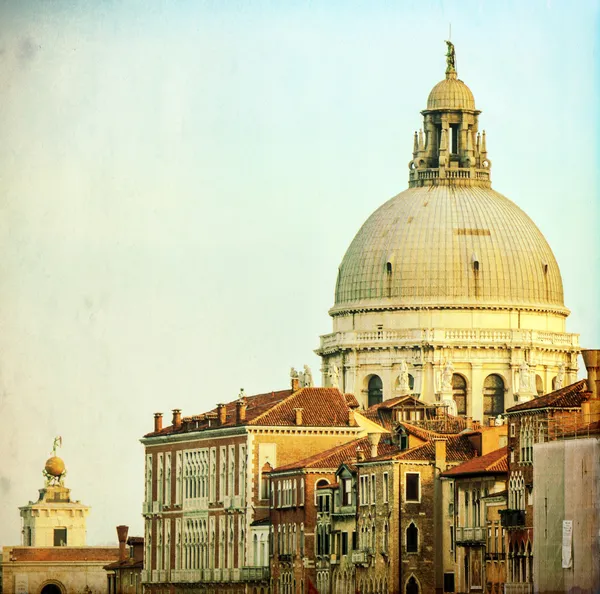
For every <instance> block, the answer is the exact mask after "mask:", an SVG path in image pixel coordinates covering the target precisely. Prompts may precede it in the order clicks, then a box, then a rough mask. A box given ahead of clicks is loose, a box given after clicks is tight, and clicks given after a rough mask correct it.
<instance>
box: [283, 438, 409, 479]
mask: <svg viewBox="0 0 600 594" xmlns="http://www.w3.org/2000/svg"><path fill="white" fill-rule="evenodd" d="M359 448H360V450H361V451H362V452H363V453H364V455H365V460H367V459H368V458H369V457H370V454H371V444H370V443H369V438H368V437H361V438H360V439H355V440H353V441H350V442H348V443H344V444H342V445H339V446H336V447H334V448H331V449H329V450H325V451H324V452H321V453H319V454H315V455H314V456H310V457H309V458H305V459H304V460H298V461H297V462H292V463H290V464H286V465H284V466H278V467H277V468H276V469H275V470H274V471H273V474H275V473H277V472H288V471H290V470H300V469H303V468H306V469H311V468H315V469H317V468H318V469H323V468H331V469H337V468H338V467H339V466H340V465H341V464H343V463H348V462H352V463H354V462H356V452H357V451H358V449H359ZM397 451H398V446H396V445H394V444H393V443H392V440H391V436H390V435H387V434H382V435H381V438H380V440H379V444H378V445H377V454H378V456H383V455H385V454H391V453H393V452H397ZM271 476H272V475H271Z"/></svg>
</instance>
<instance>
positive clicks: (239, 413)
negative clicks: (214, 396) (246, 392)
mask: <svg viewBox="0 0 600 594" xmlns="http://www.w3.org/2000/svg"><path fill="white" fill-rule="evenodd" d="M247 408H248V404H247V403H246V399H245V398H240V399H239V400H238V401H237V403H236V408H235V416H236V422H237V424H238V425H239V424H241V423H244V422H245V421H246V409H247Z"/></svg>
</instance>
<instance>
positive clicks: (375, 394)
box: [368, 375, 383, 406]
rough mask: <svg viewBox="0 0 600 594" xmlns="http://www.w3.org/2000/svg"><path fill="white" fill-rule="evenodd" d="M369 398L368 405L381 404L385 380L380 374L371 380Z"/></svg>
mask: <svg viewBox="0 0 600 594" xmlns="http://www.w3.org/2000/svg"><path fill="white" fill-rule="evenodd" d="M368 391H369V398H368V405H369V406H373V405H374V404H379V403H380V402H381V401H382V400H383V382H382V381H381V378H380V377H379V376H378V375H374V376H372V377H371V379H370V380H369V390H368Z"/></svg>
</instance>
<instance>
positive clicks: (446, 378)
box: [442, 361, 454, 392]
mask: <svg viewBox="0 0 600 594" xmlns="http://www.w3.org/2000/svg"><path fill="white" fill-rule="evenodd" d="M453 373H454V367H453V366H452V363H451V362H450V361H446V365H444V371H442V392H452V374H453Z"/></svg>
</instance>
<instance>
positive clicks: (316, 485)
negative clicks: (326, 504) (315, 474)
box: [315, 479, 329, 505]
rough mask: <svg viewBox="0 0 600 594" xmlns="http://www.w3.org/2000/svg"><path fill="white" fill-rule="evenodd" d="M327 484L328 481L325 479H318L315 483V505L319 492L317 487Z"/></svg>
mask: <svg viewBox="0 0 600 594" xmlns="http://www.w3.org/2000/svg"><path fill="white" fill-rule="evenodd" d="M328 484H329V481H328V480H327V479H319V480H318V481H317V482H316V483H315V505H317V494H318V493H319V487H325V486H326V485H328Z"/></svg>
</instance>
